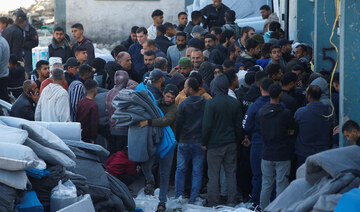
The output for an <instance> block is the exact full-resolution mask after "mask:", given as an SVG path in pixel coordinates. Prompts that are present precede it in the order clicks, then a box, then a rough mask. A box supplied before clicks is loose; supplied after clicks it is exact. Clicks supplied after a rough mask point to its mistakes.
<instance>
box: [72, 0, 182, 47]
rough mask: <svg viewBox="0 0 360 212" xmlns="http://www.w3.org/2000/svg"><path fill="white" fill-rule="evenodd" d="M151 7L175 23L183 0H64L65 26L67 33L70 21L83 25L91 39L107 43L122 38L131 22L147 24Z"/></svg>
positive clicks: (167, 20)
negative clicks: (159, 10)
mask: <svg viewBox="0 0 360 212" xmlns="http://www.w3.org/2000/svg"><path fill="white" fill-rule="evenodd" d="M155 9H161V10H162V11H163V12H164V21H165V22H171V23H175V24H177V14H178V13H179V12H180V11H183V10H184V9H185V0H160V1H116V0H113V1H101V0H81V1H80V0H66V30H67V33H68V34H69V35H70V34H71V25H73V24H74V23H77V22H79V23H81V24H83V25H84V29H85V32H84V34H85V36H87V37H89V38H90V39H92V40H93V42H95V43H107V44H111V43H114V42H116V41H121V40H123V39H125V38H126V37H127V36H128V34H129V32H130V29H131V27H132V26H134V25H137V26H144V27H146V28H148V27H149V26H150V25H151V24H152V19H151V13H152V11H154V10H155ZM71 37H72V36H71Z"/></svg>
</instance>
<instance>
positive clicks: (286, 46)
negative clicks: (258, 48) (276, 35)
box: [279, 39, 297, 73]
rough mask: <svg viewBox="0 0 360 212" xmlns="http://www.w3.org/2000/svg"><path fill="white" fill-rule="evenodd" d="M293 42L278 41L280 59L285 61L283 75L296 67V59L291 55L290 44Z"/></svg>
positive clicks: (286, 40)
mask: <svg viewBox="0 0 360 212" xmlns="http://www.w3.org/2000/svg"><path fill="white" fill-rule="evenodd" d="M292 43H293V41H289V40H288V39H281V40H280V41H279V46H280V48H281V53H282V58H283V59H284V60H285V73H287V72H291V68H292V67H293V66H294V65H296V62H297V59H296V58H295V56H294V55H292V54H291V52H292V47H291V44H292Z"/></svg>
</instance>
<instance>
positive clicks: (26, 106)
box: [0, 0, 360, 211]
mask: <svg viewBox="0 0 360 212" xmlns="http://www.w3.org/2000/svg"><path fill="white" fill-rule="evenodd" d="M260 13H261V15H262V17H263V19H266V22H265V24H264V29H263V32H262V33H259V34H256V33H255V29H254V28H252V27H251V26H245V27H242V28H240V27H239V26H237V24H235V19H236V11H233V10H230V9H229V8H228V7H227V6H226V5H224V4H223V3H222V1H221V0H213V1H212V4H210V5H208V6H206V7H204V8H203V9H201V10H200V11H193V12H192V13H191V14H187V13H186V12H180V13H179V14H178V23H176V24H174V23H169V22H165V23H164V17H163V15H164V12H163V11H161V10H160V9H157V10H155V11H153V13H152V15H151V18H152V20H153V24H152V25H151V26H150V27H148V28H146V27H143V26H141V27H138V26H133V27H132V28H131V30H130V33H129V37H128V38H127V39H126V40H124V41H123V42H121V45H118V46H116V47H115V48H114V49H113V50H112V52H111V54H112V56H113V58H114V61H105V60H104V59H102V58H99V57H97V58H96V57H95V54H94V46H93V44H92V41H91V40H90V39H89V38H87V37H85V36H84V32H85V29H84V27H83V25H82V24H80V23H77V24H74V25H72V27H71V30H72V35H73V38H74V39H75V40H76V41H75V42H74V43H72V42H71V41H70V38H69V36H68V35H67V34H66V33H65V30H64V29H63V28H61V27H56V28H55V29H54V33H53V39H52V42H51V44H50V45H49V56H50V57H60V58H61V59H62V61H63V62H62V63H59V62H57V63H54V64H49V62H48V61H44V60H40V61H38V62H37V63H36V69H35V70H32V68H31V67H32V64H31V60H30V61H29V60H28V59H27V55H28V54H29V53H27V52H28V51H29V49H30V53H31V48H33V47H35V46H37V44H38V41H37V39H38V38H37V35H36V31H34V30H32V29H33V28H32V27H31V25H29V23H28V22H27V21H26V14H25V13H24V12H23V11H21V10H17V11H16V12H15V13H14V19H15V21H14V23H13V24H8V21H7V20H6V18H5V19H4V18H0V22H1V23H2V24H0V27H1V29H0V30H1V36H0V51H1V53H0V55H1V58H0V59H1V60H0V98H1V99H3V100H5V101H10V100H9V92H11V94H12V95H14V96H15V97H16V98H17V100H16V101H15V102H14V104H13V106H12V109H11V112H10V115H11V116H15V117H20V118H24V119H27V120H36V121H49V122H69V121H73V122H80V123H81V128H82V140H83V141H85V142H90V143H96V142H97V139H98V138H99V137H100V136H102V137H104V138H105V139H106V140H107V143H108V145H107V148H108V150H109V151H110V153H111V156H110V158H109V160H108V161H107V162H106V167H107V169H108V172H109V173H111V174H112V175H114V176H116V177H118V178H119V179H121V180H122V181H123V182H124V183H126V184H127V185H130V184H131V183H132V182H133V181H134V180H135V179H136V176H137V175H139V173H140V172H141V171H140V170H142V171H143V172H144V175H145V178H146V185H145V189H144V192H145V194H147V195H154V189H155V188H156V187H157V186H159V187H160V195H159V199H160V203H159V205H158V211H165V209H166V204H165V203H166V200H167V198H166V195H167V192H168V187H169V183H170V182H173V183H174V185H175V197H176V198H180V197H182V198H189V202H190V203H196V202H199V198H200V194H201V193H206V191H207V201H206V206H210V207H211V206H216V205H219V204H227V205H229V206H235V205H236V204H238V203H239V202H240V201H243V202H248V201H250V200H251V201H252V203H253V207H254V209H256V210H261V209H264V208H266V206H267V205H268V204H269V203H270V202H271V201H272V200H273V199H274V198H275V196H278V195H279V194H280V193H281V192H282V191H283V190H284V189H285V188H286V187H287V186H288V185H289V183H290V182H291V181H292V180H293V179H295V171H296V169H297V168H298V167H300V166H301V165H302V164H303V163H305V161H306V158H307V157H308V156H310V155H313V154H316V153H318V152H321V151H324V150H327V149H330V148H336V147H337V146H338V140H339V135H338V133H339V126H338V120H339V89H340V86H339V74H338V73H335V75H334V76H333V80H332V85H329V83H330V78H331V73H329V72H327V71H321V72H314V70H313V69H314V66H313V64H314V60H313V56H312V54H313V52H312V48H311V46H309V45H307V44H303V43H297V44H296V45H295V43H294V42H293V41H290V40H288V39H286V38H285V37H284V31H283V30H282V28H281V24H280V23H279V19H278V17H277V16H276V14H274V13H272V12H271V10H270V7H269V6H267V5H264V6H262V7H261V8H260ZM188 15H190V16H191V21H188ZM4 22H6V23H5V26H4V24H3V23H4ZM29 29H30V30H29ZM34 33H35V34H34ZM22 64H25V65H24V66H23V65H22ZM23 67H25V68H23ZM27 67H30V68H27ZM139 84H141V85H145V87H146V88H147V90H148V91H149V94H151V96H153V97H154V98H155V100H156V104H157V106H158V107H159V108H160V110H161V111H162V113H163V114H164V117H162V118H158V119H149V120H142V121H140V122H139V123H138V127H139V128H143V127H153V128H158V127H166V126H170V127H171V129H172V130H173V132H174V134H175V138H176V140H177V142H178V145H177V149H176V150H175V152H174V153H171V154H168V155H167V156H166V157H165V158H161V157H159V156H154V157H155V159H154V160H152V159H151V161H150V160H149V161H147V162H144V163H135V162H133V161H130V160H129V159H128V152H127V149H126V148H127V145H128V140H130V139H128V128H127V127H124V126H118V125H117V121H116V120H115V119H114V118H113V114H114V112H115V110H116V108H115V107H114V105H113V104H112V101H113V99H114V98H115V97H116V96H117V95H118V94H119V92H120V91H122V90H124V89H130V90H134V89H135V88H136V87H137V86H138V85H139ZM8 88H9V89H8ZM330 94H331V95H330ZM342 130H343V132H344V134H345V135H346V137H347V139H348V140H350V141H352V142H357V143H358V144H359V138H360V133H359V132H360V128H359V126H358V125H357V123H356V122H354V121H348V122H347V123H345V124H344V126H343V128H342ZM132 140H134V139H132ZM139 148H147V147H141V146H140V147H139ZM154 167H156V169H157V168H158V167H160V174H159V175H160V177H159V179H160V180H159V179H158V178H156V177H154V176H153V175H152V174H151V172H152V171H153V170H154ZM155 172H157V171H155ZM149 173H150V174H149ZM170 178H171V179H170ZM169 181H170V182H169ZM206 182H207V185H206ZM189 185H191V186H189ZM239 194H240V195H239Z"/></svg>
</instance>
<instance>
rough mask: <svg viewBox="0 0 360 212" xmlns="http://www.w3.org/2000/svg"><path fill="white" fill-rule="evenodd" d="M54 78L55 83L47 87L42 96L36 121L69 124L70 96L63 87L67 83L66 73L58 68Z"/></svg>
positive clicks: (37, 107)
mask: <svg viewBox="0 0 360 212" xmlns="http://www.w3.org/2000/svg"><path fill="white" fill-rule="evenodd" d="M52 78H53V83H50V84H49V85H48V86H46V87H45V88H44V90H43V91H42V93H41V95H40V99H39V101H38V104H37V106H36V109H35V121H47V122H69V121H70V104H69V95H68V92H67V91H66V90H65V89H64V88H63V87H62V85H63V84H64V83H65V76H64V71H63V70H62V69H61V68H56V69H55V70H54V71H53V74H52Z"/></svg>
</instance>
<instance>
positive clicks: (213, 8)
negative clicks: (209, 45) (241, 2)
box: [200, 0, 229, 29]
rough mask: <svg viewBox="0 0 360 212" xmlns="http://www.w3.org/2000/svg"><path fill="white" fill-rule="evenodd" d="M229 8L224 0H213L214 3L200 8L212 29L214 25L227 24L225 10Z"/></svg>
mask: <svg viewBox="0 0 360 212" xmlns="http://www.w3.org/2000/svg"><path fill="white" fill-rule="evenodd" d="M228 10H229V8H228V7H227V6H226V5H224V4H223V3H222V0H212V4H209V5H207V6H206V7H204V8H203V9H201V10H200V12H201V14H202V15H203V16H205V17H206V24H207V26H208V27H209V29H211V27H213V26H217V27H222V26H223V25H224V24H225V12H226V11H228Z"/></svg>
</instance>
